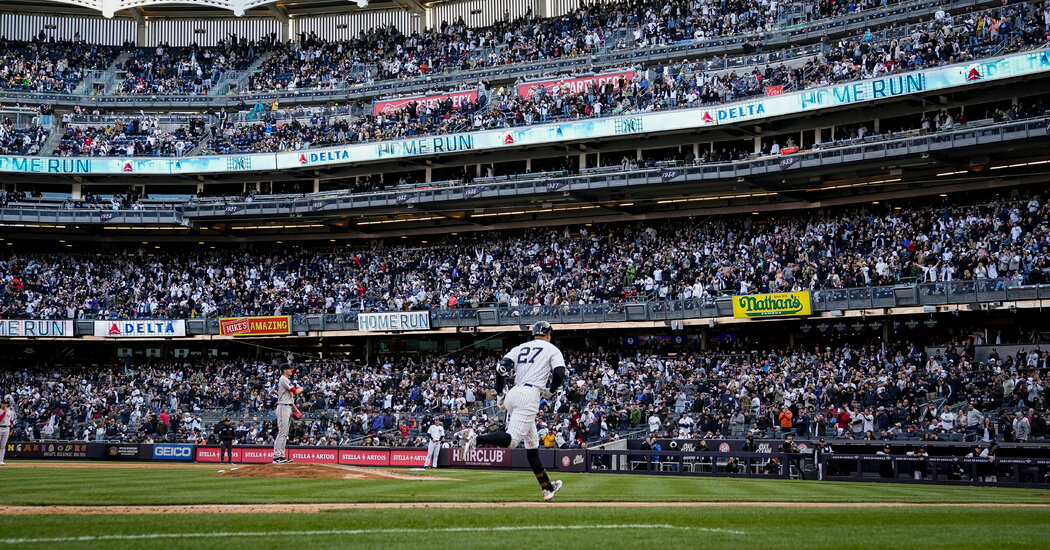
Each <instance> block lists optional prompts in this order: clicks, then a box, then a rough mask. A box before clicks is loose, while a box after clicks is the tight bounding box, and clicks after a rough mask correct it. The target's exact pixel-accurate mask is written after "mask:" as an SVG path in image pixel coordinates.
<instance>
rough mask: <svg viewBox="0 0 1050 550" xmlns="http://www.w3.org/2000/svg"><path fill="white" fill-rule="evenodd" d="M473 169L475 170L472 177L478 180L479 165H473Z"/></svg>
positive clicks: (479, 173)
mask: <svg viewBox="0 0 1050 550" xmlns="http://www.w3.org/2000/svg"><path fill="white" fill-rule="evenodd" d="M474 168H475V170H474V177H475V178H480V177H481V165H480V164H475V165H474Z"/></svg>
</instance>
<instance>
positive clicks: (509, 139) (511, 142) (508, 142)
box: [503, 134, 514, 145]
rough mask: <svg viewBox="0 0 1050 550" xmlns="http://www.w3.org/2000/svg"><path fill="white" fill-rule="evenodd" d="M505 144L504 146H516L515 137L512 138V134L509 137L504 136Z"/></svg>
mask: <svg viewBox="0 0 1050 550" xmlns="http://www.w3.org/2000/svg"><path fill="white" fill-rule="evenodd" d="M503 144H504V145H514V136H512V135H510V134H507V135H505V136H503Z"/></svg>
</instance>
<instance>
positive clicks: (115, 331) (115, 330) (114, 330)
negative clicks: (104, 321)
mask: <svg viewBox="0 0 1050 550" xmlns="http://www.w3.org/2000/svg"><path fill="white" fill-rule="evenodd" d="M109 335H110V336H120V327H118V326H117V324H116V323H113V324H111V325H110V326H109Z"/></svg>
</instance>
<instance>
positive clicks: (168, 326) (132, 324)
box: [95, 319, 186, 338]
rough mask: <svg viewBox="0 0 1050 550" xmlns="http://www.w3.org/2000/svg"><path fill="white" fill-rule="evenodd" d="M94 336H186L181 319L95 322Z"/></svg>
mask: <svg viewBox="0 0 1050 550" xmlns="http://www.w3.org/2000/svg"><path fill="white" fill-rule="evenodd" d="M95 336H101V337H103V338H182V337H183V336H186V321H185V320H182V319H179V320H160V321H153V320H131V321H95Z"/></svg>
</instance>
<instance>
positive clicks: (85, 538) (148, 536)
mask: <svg viewBox="0 0 1050 550" xmlns="http://www.w3.org/2000/svg"><path fill="white" fill-rule="evenodd" d="M586 529H679V530H688V531H703V532H707V533H722V534H728V535H746V534H747V533H746V532H744V531H737V530H734V529H721V528H718V527H689V526H685V525H668V524H662V523H619V524H611V525H509V526H496V527H438V528H427V529H410V528H403V529H402V528H394V529H331V530H316V531H226V532H219V533H143V534H138V535H82V536H78V537H42V538H37V537H26V538H8V539H0V544H34V543H46V542H102V541H108V540H152V539H181V538H187V539H190V538H194V539H203V538H225V537H311V536H326V535H409V534H437V533H486V532H508V531H538V532H542V531H581V530H586Z"/></svg>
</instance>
